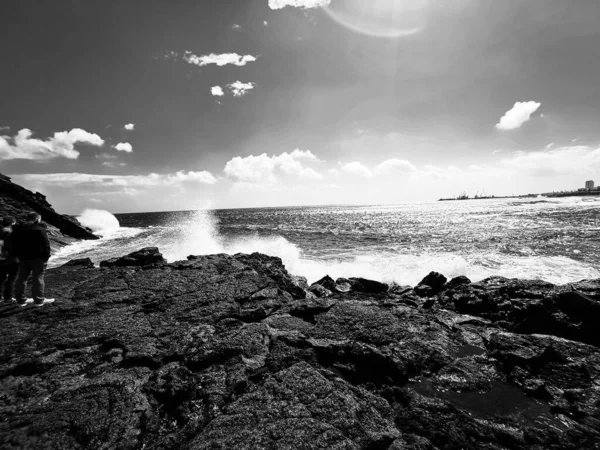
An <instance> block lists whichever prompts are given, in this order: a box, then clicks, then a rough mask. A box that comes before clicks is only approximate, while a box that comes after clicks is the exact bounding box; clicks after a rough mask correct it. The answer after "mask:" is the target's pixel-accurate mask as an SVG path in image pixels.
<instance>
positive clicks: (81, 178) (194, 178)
mask: <svg viewBox="0 0 600 450" xmlns="http://www.w3.org/2000/svg"><path fill="white" fill-rule="evenodd" d="M18 178H19V179H21V180H23V181H25V182H27V183H35V184H42V185H46V186H59V187H74V186H84V187H102V188H107V187H113V188H114V187H122V188H143V187H155V186H170V185H176V184H180V183H182V182H194V183H201V184H215V183H216V182H217V179H216V178H215V177H214V176H213V175H212V174H211V173H210V172H207V171H202V172H193V171H189V172H185V171H183V170H180V171H179V172H175V173H170V174H158V173H150V174H148V175H98V174H87V173H48V174H25V175H19V176H18Z"/></svg>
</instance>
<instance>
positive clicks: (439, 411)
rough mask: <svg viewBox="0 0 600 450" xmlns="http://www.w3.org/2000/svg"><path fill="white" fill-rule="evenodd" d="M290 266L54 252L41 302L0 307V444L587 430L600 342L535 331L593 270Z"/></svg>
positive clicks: (256, 444)
mask: <svg viewBox="0 0 600 450" xmlns="http://www.w3.org/2000/svg"><path fill="white" fill-rule="evenodd" d="M130 259H131V261H133V263H134V264H137V262H136V261H135V258H130ZM463 281H464V280H463ZM342 282H343V281H342ZM340 283H341V282H339V280H338V283H336V284H340ZM304 284H305V282H304V283H302V280H298V279H297V278H295V277H292V276H290V275H289V274H288V273H287V272H286V270H285V268H284V267H283V265H282V264H281V260H279V259H278V258H271V257H267V256H264V255H260V254H253V255H236V256H227V255H212V256H202V257H193V258H190V259H189V260H188V261H180V262H175V263H171V264H165V263H159V264H152V265H146V266H139V265H134V266H117V267H103V268H91V267H88V266H87V265H85V264H83V265H74V266H63V267H61V268H57V269H52V270H50V271H49V272H48V275H47V290H48V294H49V296H52V297H56V299H57V300H56V302H55V303H54V304H51V305H46V306H44V307H42V308H36V307H34V306H31V307H26V308H19V307H16V306H12V305H5V306H1V307H0V327H1V330H2V332H1V333H0V442H1V443H2V448H3V449H40V448H43V449H184V450H185V449H290V450H291V449H366V450H376V449H390V450H392V449H478V450H479V449H498V450H499V449H534V450H541V449H557V450H558V449H573V450H575V449H598V448H600V350H599V348H598V346H597V345H590V344H592V342H590V340H591V338H590V337H589V336H587V335H577V334H572V335H570V340H569V339H565V338H564V336H563V337H560V336H558V335H557V336H552V335H549V334H548V332H549V331H552V330H557V331H558V332H559V333H558V334H561V333H562V334H564V333H566V331H565V330H570V329H569V328H565V329H563V328H561V326H559V325H557V324H563V325H565V326H566V324H567V323H570V322H569V321H570V320H571V319H573V318H575V319H577V320H578V322H574V325H573V326H575V327H578V329H586V328H585V327H588V326H591V324H589V323H588V322H590V321H594V320H595V319H594V318H593V317H592V316H591V315H590V314H589V311H590V310H593V309H594V308H595V306H593V305H597V304H598V303H597V302H598V300H599V298H600V280H596V281H589V282H581V283H576V284H572V285H568V286H559V287H556V286H552V285H549V284H547V283H539V282H526V281H519V280H504V279H502V280H501V279H490V280H487V281H485V282H481V283H473V284H464V283H463V284H460V283H459V284H458V285H444V286H442V287H441V292H440V294H438V295H437V296H434V297H430V296H427V297H419V296H418V295H417V294H416V293H415V290H413V289H412V288H410V287H400V286H392V287H391V288H390V290H389V291H387V292H383V293H379V294H368V293H364V292H357V291H356V290H350V291H349V292H346V293H339V292H332V291H330V292H331V296H330V297H326V298H317V297H315V296H314V295H312V294H308V295H307V293H306V291H305V290H304V289H305V288H306V287H305V288H303V287H302V285H304ZM564 292H566V293H572V292H580V293H582V295H584V296H585V297H582V298H583V300H581V298H580V297H577V298H578V300H575V301H574V302H571V300H572V299H571V297H564V295H562V294H561V293H564ZM569 295H573V294H569ZM463 299H468V300H463ZM480 303H481V304H480ZM535 305H542V306H543V307H551V308H550V309H548V310H547V311H548V313H547V316H548V317H549V318H550V319H549V320H551V324H552V327H554V328H552V327H550V328H545V329H544V330H542V329H541V328H540V326H539V323H538V321H537V319H536V318H534V317H532V316H530V315H528V314H534V315H535V314H538V313H539V311H540V308H541V306H540V307H537V306H535ZM548 305H550V306H548ZM552 308H555V309H552ZM580 308H583V310H585V311H586V314H583V313H582V312H581V311H579V309H580ZM464 309H467V310H468V311H469V313H468V314H467V313H466V312H465V311H464ZM580 313H581V314H580ZM578 314H580V315H578ZM527 320H529V321H530V322H529V323H528V322H527ZM561 320H562V322H561ZM523 321H525V323H528V324H527V326H526V327H525V326H524V325H522V324H523ZM596 323H597V322H596ZM519 327H521V328H519ZM522 327H525V328H522ZM563 332H564V333H563ZM531 333H540V334H531ZM541 333H546V334H541ZM584 340H585V341H586V342H582V341H584Z"/></svg>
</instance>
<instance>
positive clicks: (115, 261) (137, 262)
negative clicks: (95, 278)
mask: <svg viewBox="0 0 600 450" xmlns="http://www.w3.org/2000/svg"><path fill="white" fill-rule="evenodd" d="M164 262H166V260H165V258H163V256H162V254H161V253H160V251H159V250H158V248H157V247H146V248H143V249H141V250H138V251H136V252H133V253H130V254H128V255H126V256H121V257H120V258H111V259H109V260H107V261H101V262H100V267H127V266H149V265H151V264H157V263H164Z"/></svg>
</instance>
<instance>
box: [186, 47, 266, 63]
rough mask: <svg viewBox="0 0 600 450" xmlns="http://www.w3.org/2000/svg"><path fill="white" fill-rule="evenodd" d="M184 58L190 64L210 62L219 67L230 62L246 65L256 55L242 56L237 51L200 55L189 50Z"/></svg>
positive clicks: (254, 58)
mask: <svg viewBox="0 0 600 450" xmlns="http://www.w3.org/2000/svg"><path fill="white" fill-rule="evenodd" d="M183 60H184V61H186V62H187V63H188V64H193V65H195V66H199V67H203V66H207V65H209V64H216V65H217V66H219V67H222V66H226V65H228V64H233V65H234V66H245V65H246V64H247V63H249V62H253V61H256V56H252V55H245V56H242V55H238V54H237V53H222V54H219V55H217V54H216V53H211V54H210V55H202V56H198V55H194V54H193V53H192V52H189V51H187V52H185V53H184V55H183Z"/></svg>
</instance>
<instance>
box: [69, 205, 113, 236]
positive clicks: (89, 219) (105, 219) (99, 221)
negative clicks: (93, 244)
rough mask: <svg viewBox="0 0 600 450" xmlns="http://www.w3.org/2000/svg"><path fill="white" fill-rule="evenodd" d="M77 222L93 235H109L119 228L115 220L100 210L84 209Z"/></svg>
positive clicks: (109, 214) (106, 212)
mask: <svg viewBox="0 0 600 450" xmlns="http://www.w3.org/2000/svg"><path fill="white" fill-rule="evenodd" d="M77 220H78V221H79V222H80V223H81V224H82V225H83V226H86V227H88V228H90V229H91V230H92V231H93V232H94V233H99V234H103V233H110V232H113V231H115V230H117V229H118V228H119V221H118V220H117V218H116V217H115V216H114V215H112V214H111V213H109V212H108V211H104V210H102V209H86V210H84V211H83V212H82V213H81V215H79V216H78V217H77Z"/></svg>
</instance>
